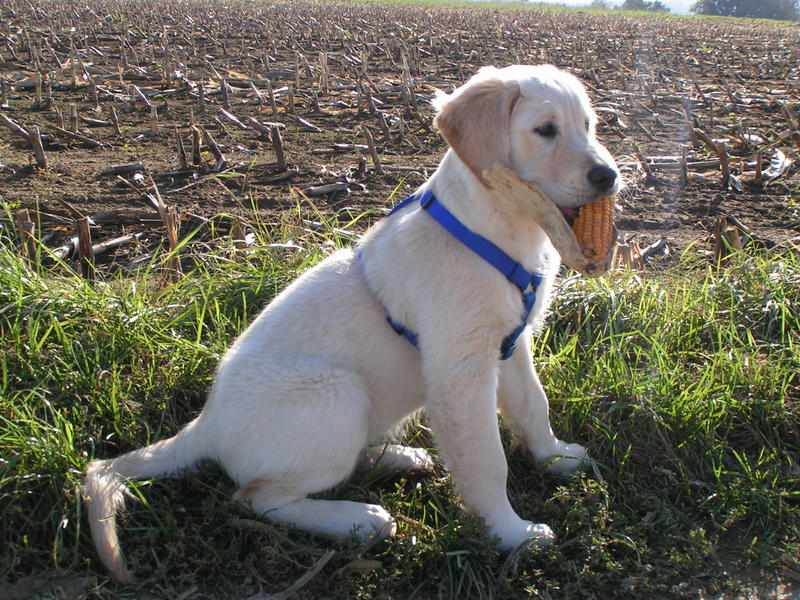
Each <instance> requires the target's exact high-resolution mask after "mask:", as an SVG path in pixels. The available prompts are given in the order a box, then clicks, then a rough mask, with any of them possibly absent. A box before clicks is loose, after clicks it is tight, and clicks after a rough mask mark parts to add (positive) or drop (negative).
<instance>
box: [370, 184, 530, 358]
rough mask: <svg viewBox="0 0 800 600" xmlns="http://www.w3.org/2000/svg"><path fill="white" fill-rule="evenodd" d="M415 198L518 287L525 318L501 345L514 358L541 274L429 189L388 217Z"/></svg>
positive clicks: (411, 336) (398, 328)
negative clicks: (466, 222) (467, 222)
mask: <svg viewBox="0 0 800 600" xmlns="http://www.w3.org/2000/svg"><path fill="white" fill-rule="evenodd" d="M416 200H419V204H420V206H421V207H422V209H423V210H425V211H426V212H427V213H428V214H429V215H430V216H431V217H433V218H434V219H435V220H436V221H437V222H438V223H439V224H440V225H441V226H442V227H444V228H445V229H446V230H447V231H448V232H449V233H450V234H451V235H452V236H453V237H454V238H456V239H457V240H458V241H459V242H461V243H462V244H464V245H465V246H466V247H467V248H469V249H470V250H472V251H473V252H475V254H477V255H478V256H480V257H481V258H482V259H483V260H485V261H486V262H488V263H489V264H490V265H492V266H493V267H494V268H495V269H497V270H498V271H500V272H501V273H502V274H503V275H504V276H505V278H506V279H508V280H509V281H510V282H511V283H513V284H514V285H515V286H516V287H517V289H519V293H520V295H521V297H522V307H523V311H522V320H521V322H520V324H519V326H518V327H516V328H515V329H514V331H512V332H511V333H509V334H508V335H507V336H506V337H505V339H503V342H502V344H500V359H501V360H506V359H508V358H511V355H512V354H514V348H516V345H517V339H518V338H519V336H520V335H521V334H522V332H523V330H524V329H525V327H526V326H527V325H528V317H529V316H530V314H531V310H532V309H533V305H534V303H535V302H536V290H537V288H538V287H539V284H540V283H541V282H542V276H541V275H539V274H537V273H533V274H531V273H529V272H528V271H526V270H525V267H523V266H522V265H521V264H520V263H518V262H517V261H515V260H514V259H513V258H511V257H510V256H509V255H508V254H506V253H505V252H503V251H502V250H501V249H500V248H498V247H497V246H496V245H494V244H493V243H492V242H490V241H489V240H487V239H486V238H485V237H483V236H482V235H478V234H477V233H475V232H474V231H472V230H470V229H468V228H467V227H466V226H465V225H464V224H463V223H462V222H461V221H459V220H458V219H457V218H456V217H455V216H454V215H453V213H451V212H450V211H449V210H447V209H446V208H445V207H444V205H443V204H442V203H440V202H439V201H438V200H437V199H436V196H434V195H433V192H432V191H430V190H427V191H426V192H424V193H423V194H422V195H421V196H419V197H417V196H416V195H412V196H409V197H408V198H406V199H405V200H403V201H402V202H399V203H398V204H397V205H396V206H395V207H394V208H393V209H392V210H391V211H390V212H389V214H387V215H386V216H387V217H389V216H391V215H393V214H394V213H396V212H397V211H399V210H402V209H403V208H405V207H406V206H408V205H409V204H411V203H413V202H414V201H416ZM357 255H358V257H359V259H360V258H361V252H360V251H358V252H357ZM384 311H385V312H386V320H387V322H388V323H389V325H391V326H392V329H394V330H395V332H396V333H397V334H398V335H402V336H403V337H404V338H406V339H407V340H408V341H409V342H410V343H411V344H412V345H413V346H414V347H415V348H416V349H417V350H419V336H418V335H417V334H416V333H415V332H413V331H411V330H409V329H407V328H406V327H405V326H404V325H403V324H402V323H399V322H398V321H395V320H394V319H393V318H392V316H391V315H390V314H389V311H387V310H386V308H385V307H384Z"/></svg>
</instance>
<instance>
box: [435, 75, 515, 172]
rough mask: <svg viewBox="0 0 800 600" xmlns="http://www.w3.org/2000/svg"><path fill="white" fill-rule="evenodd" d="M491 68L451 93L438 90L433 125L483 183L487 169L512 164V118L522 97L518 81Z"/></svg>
mask: <svg viewBox="0 0 800 600" xmlns="http://www.w3.org/2000/svg"><path fill="white" fill-rule="evenodd" d="M492 71H494V69H481V71H480V73H479V75H478V76H476V77H473V78H472V79H471V80H470V81H468V82H467V83H466V84H464V85H463V86H461V87H460V88H458V89H457V90H456V91H455V92H453V93H452V94H450V95H447V94H442V93H439V94H438V95H437V97H436V98H435V99H434V106H435V107H436V108H437V109H438V111H439V112H438V114H437V115H436V119H435V120H434V125H436V127H438V128H439V131H440V132H441V134H442V136H443V137H444V139H445V140H446V141H447V143H448V144H449V145H450V147H451V148H452V149H453V151H454V152H455V153H456V154H457V155H458V157H459V158H460V159H461V160H462V161H463V162H464V163H465V164H466V165H467V166H468V167H469V168H470V169H472V172H473V173H475V175H476V177H477V178H478V179H479V180H480V181H482V182H483V179H482V177H481V173H482V172H483V170H484V169H487V168H489V167H493V166H495V165H498V164H499V165H502V166H504V167H508V166H509V162H510V157H509V153H510V136H509V121H510V117H511V112H512V111H513V110H514V104H515V103H516V101H517V99H518V98H519V96H520V89H519V86H518V85H517V83H516V82H514V81H503V80H501V79H499V78H497V77H493V76H492ZM483 183H484V184H485V183H486V182H483Z"/></svg>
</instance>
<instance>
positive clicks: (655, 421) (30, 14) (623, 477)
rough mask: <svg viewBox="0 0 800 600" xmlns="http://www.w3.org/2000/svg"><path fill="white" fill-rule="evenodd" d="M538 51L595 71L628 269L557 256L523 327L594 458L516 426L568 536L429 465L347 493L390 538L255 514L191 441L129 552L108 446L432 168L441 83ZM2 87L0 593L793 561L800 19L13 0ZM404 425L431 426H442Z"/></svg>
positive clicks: (127, 522)
mask: <svg viewBox="0 0 800 600" xmlns="http://www.w3.org/2000/svg"><path fill="white" fill-rule="evenodd" d="M543 62H548V63H553V64H555V65H557V66H560V67H563V68H566V69H568V70H570V71H571V72H573V73H575V74H576V75H577V76H578V77H579V78H580V79H581V80H582V81H583V83H584V84H585V85H586V87H587V88H588V90H589V94H590V96H591V97H592V100H593V102H594V104H595V107H596V108H597V111H598V116H599V125H598V135H599V136H600V137H601V138H602V140H603V142H604V144H606V145H607V146H608V147H609V149H610V150H611V152H612V153H613V154H614V156H615V157H616V159H617V161H618V164H619V165H620V167H621V170H622V173H623V176H624V178H625V181H626V184H627V187H626V189H625V190H624V191H623V192H622V193H621V194H620V195H618V196H617V197H616V198H615V199H614V200H615V202H616V203H617V204H619V205H620V206H621V209H622V211H621V212H620V213H618V214H617V215H616V228H617V230H618V231H617V234H618V239H617V242H618V245H617V247H616V248H615V250H614V251H615V252H616V254H615V257H616V258H615V261H616V262H617V264H619V265H621V266H622V268H621V269H619V270H615V271H613V272H612V273H611V274H610V275H608V276H607V277H603V278H599V279H592V280H589V279H586V278H577V277H571V276H569V277H564V278H563V279H562V281H561V286H562V288H561V293H560V294H559V296H558V299H557V302H556V304H555V305H554V307H553V314H552V317H551V319H550V325H549V326H548V327H547V329H546V330H545V331H544V332H543V333H542V335H541V336H539V337H538V338H536V339H535V340H534V348H533V351H534V354H533V360H534V362H535V364H536V367H537V369H538V371H539V373H540V376H541V378H542V382H543V384H544V385H545V387H546V388H547V390H548V394H549V395H550V398H551V409H552V414H553V421H554V426H556V427H557V428H558V432H559V435H563V437H565V438H570V439H576V440H579V441H581V442H582V443H584V442H585V443H586V445H587V446H588V447H589V448H590V453H591V455H592V457H593V458H595V460H597V463H596V464H595V468H594V469H592V470H590V471H588V472H586V473H581V474H578V475H576V476H574V477H572V478H570V479H567V480H561V479H556V478H554V477H550V476H548V475H546V474H544V472H543V470H542V469H540V468H539V467H538V466H536V465H535V463H534V461H533V460H532V459H531V457H530V456H529V455H527V454H526V453H525V452H523V451H522V450H520V449H518V448H516V446H515V445H514V444H513V443H512V441H511V439H510V436H509V437H505V438H504V444H505V446H506V450H507V454H508V455H509V470H510V477H509V496H510V498H511V501H512V503H513V504H514V508H515V509H516V510H518V511H519V512H520V514H523V515H524V516H525V518H531V519H536V520H542V521H547V522H548V523H551V524H552V526H553V529H554V530H555V531H556V533H557V535H558V536H559V540H558V542H557V544H555V545H554V546H551V547H550V548H547V549H528V550H525V551H520V552H512V553H511V554H500V553H498V552H497V551H496V550H495V548H494V545H493V544H491V543H489V541H488V540H487V538H486V536H485V527H484V525H483V523H482V522H481V521H480V520H479V519H476V518H474V517H470V516H469V515H467V514H465V512H464V511H463V510H461V508H460V507H459V505H458V497H457V494H456V493H455V490H454V489H453V487H452V485H451V483H450V480H449V476H448V474H447V471H446V470H445V468H444V467H443V466H442V465H441V464H440V462H437V465H436V467H435V470H434V473H432V474H428V475H424V476H423V475H420V476H417V475H414V476H407V475H398V474H396V473H391V472H386V471H385V470H381V469H380V468H375V469H372V470H370V471H368V472H367V473H365V474H359V475H356V476H354V478H353V479H352V480H351V481H349V482H348V483H345V484H343V486H342V487H341V488H337V489H335V490H332V491H331V492H329V493H328V494H326V497H329V498H334V499H336V498H340V499H345V498H346V499H352V500H359V501H362V502H377V503H380V504H382V505H383V506H385V507H386V508H387V509H388V510H389V511H390V512H391V514H392V515H394V516H396V519H397V521H398V535H397V536H396V537H395V538H393V539H391V540H388V541H385V542H381V543H377V544H375V545H371V544H369V543H367V544H362V543H359V542H357V541H355V540H353V541H349V542H333V541H331V540H327V539H324V538H321V537H317V536H314V535H310V534H302V533H299V532H296V531H292V530H290V529H288V528H285V527H281V526H276V525H272V524H269V523H267V522H265V521H262V520H259V519H257V518H256V517H255V516H254V515H253V514H252V513H251V512H250V511H248V510H247V509H246V508H245V507H242V506H240V505H239V504H237V503H235V502H233V501H232V500H231V496H232V494H233V493H234V491H235V490H234V489H233V484H232V483H231V482H230V480H228V479H227V477H226V476H225V475H224V474H223V473H222V472H221V471H220V470H219V469H218V468H216V467H215V466H213V465H202V466H201V467H200V468H199V470H198V472H197V473H194V474H192V475H191V476H187V477H182V478H176V479H174V480H171V481H154V482H140V483H139V484H134V485H133V486H132V489H133V493H134V495H135V496H137V497H138V498H139V499H140V500H142V501H141V502H129V503H128V504H129V512H128V514H127V515H126V516H124V517H122V519H121V521H122V526H121V527H120V531H121V538H122V544H123V546H124V547H125V548H126V551H127V553H128V557H129V559H130V564H131V565H132V567H133V568H134V570H135V571H136V573H137V575H138V576H139V577H140V579H139V581H138V582H137V583H135V584H132V585H121V584H116V583H113V582H112V581H110V580H109V579H108V573H107V572H106V571H105V570H104V569H103V568H102V566H101V565H100V564H99V562H98V561H97V555H96V553H95V551H94V547H93V544H92V541H91V539H90V536H89V533H88V528H87V527H86V524H85V520H84V519H85V517H84V514H85V512H84V507H83V505H82V500H81V494H80V481H81V477H82V474H83V471H84V469H85V467H86V463H87V461H88V460H89V459H91V458H94V457H110V456H115V455H117V454H119V453H121V452H124V451H127V450H130V449H132V448H134V447H139V446H141V445H143V444H145V443H149V442H152V441H154V440H156V439H163V438H165V437H167V436H168V435H171V434H172V433H174V432H175V431H176V430H177V429H178V428H179V427H180V426H182V425H183V424H185V423H186V422H187V421H188V420H189V419H191V418H192V417H194V416H195V415H196V414H197V412H198V411H199V410H200V408H201V407H202V405H203V403H204V401H205V398H206V395H207V392H208V389H209V387H210V385H211V380H212V378H213V374H214V369H215V367H216V365H217V363H218V361H219V358H220V356H221V355H222V353H223V352H224V351H225V349H226V348H227V347H228V346H229V344H230V342H231V340H233V339H234V338H235V336H236V335H237V334H238V333H240V332H241V331H242V330H243V329H244V327H245V326H246V323H247V322H248V321H249V320H251V319H252V317H253V316H254V314H256V312H257V311H258V309H259V308H261V307H262V306H263V305H264V304H265V303H266V302H267V301H268V300H269V299H270V298H271V297H273V296H274V295H275V294H276V293H277V292H278V291H280V289H282V288H283V287H284V286H285V285H286V284H287V283H288V282H289V281H291V280H292V279H293V278H294V277H295V276H296V275H297V274H298V273H300V272H301V271H303V270H304V269H305V268H307V267H308V266H310V265H312V264H314V263H315V262H318V261H319V260H320V258H321V257H322V256H324V255H326V254H327V253H329V252H330V249H331V248H335V247H339V246H342V245H346V244H349V243H351V242H352V240H353V239H354V238H355V237H356V236H357V235H358V234H359V233H360V232H361V231H363V229H364V228H366V227H367V226H368V224H369V223H370V222H372V221H373V220H375V219H376V218H377V217H378V216H379V215H380V214H383V212H384V210H385V209H386V208H387V207H388V206H390V205H391V204H393V203H395V202H397V201H398V200H399V199H401V198H402V197H404V196H405V195H407V194H408V193H410V192H412V191H413V190H414V189H415V188H416V187H417V186H418V185H419V184H420V183H422V182H423V181H424V180H425V179H426V178H427V176H428V175H429V174H430V173H431V172H432V170H433V169H435V168H436V165H437V164H438V161H439V160H440V159H441V157H442V155H443V153H444V152H445V150H446V147H445V144H444V142H443V141H442V140H441V137H440V136H439V134H438V133H437V132H436V131H435V128H434V127H433V126H432V119H433V110H432V108H431V105H430V99H431V98H432V96H433V94H434V93H435V90H436V89H441V90H444V91H451V90H452V89H454V88H455V87H456V86H458V85H459V84H461V83H463V82H464V81H466V80H467V79H468V78H469V77H470V76H471V75H472V74H473V73H474V72H476V71H477V69H479V68H480V67H481V66H483V65H490V64H491V65H496V66H505V65H508V64H512V63H543ZM0 92H1V93H2V96H1V97H0V105H1V106H0V208H2V209H3V210H2V211H0V336H2V339H3V344H1V345H0V523H2V527H0V598H13V599H26V600H27V599H29V598H56V597H58V598H62V597H70V598H72V597H74V598H109V599H110V598H137V599H138V598H167V597H169V598H183V599H190V598H214V599H217V598H253V599H262V598H288V597H293V596H294V597H302V598H376V599H378V598H387V599H388V598H418V599H421V600H428V599H434V598H453V599H462V598H528V597H530V598H567V599H571V598H618V597H619V598H643V597H648V596H649V597H653V598H739V597H759V598H764V597H775V598H778V597H788V594H790V593H791V589H790V586H791V585H792V582H796V581H797V580H798V579H800V554H799V553H798V550H799V547H798V541H797V540H798V539H800V510H798V506H800V505H799V504H798V497H799V496H798V494H800V491H798V490H800V479H799V478H800V475H798V467H797V465H798V452H800V442H799V441H798V439H799V438H798V431H799V430H800V425H799V423H800V421H799V419H800V411H798V402H800V380H798V372H800V358H798V348H800V341H798V337H797V336H798V331H800V311H799V310H798V306H800V300H798V291H797V290H798V289H800V279H799V278H798V273H799V272H800V265H798V260H797V251H796V246H797V243H798V236H799V235H800V168H798V160H800V29H798V27H796V26H788V25H781V24H770V23H767V22H755V21H740V20H724V19H693V18H692V19H690V18H667V17H639V16H629V15H625V14H621V13H613V12H610V13H609V12H607V13H595V12H587V11H550V10H543V9H539V8H535V7H523V6H514V7H507V6H506V7H502V8H499V7H495V6H492V5H487V6H467V7H434V6H428V7H425V6H403V5H387V4H380V3H374V2H363V3H333V2H303V1H292V2H286V1H277V2H261V1H260V0H255V1H247V2H245V1H241V0H233V1H232V2H228V3H222V2H219V1H217V0H209V1H206V2H200V1H178V2H171V3H163V2H155V1H154V0H128V1H118V2H112V1H101V0H91V1H90V2H72V1H69V0H68V1H66V2H55V1H47V2H35V3H32V2H22V1H18V0H4V1H3V2H0ZM559 218H560V217H559ZM608 221H609V220H608V218H607V215H606V217H605V219H604V221H603V222H605V223H608ZM597 222H600V221H599V220H598V221H597ZM564 223H565V221H563V219H562V220H561V221H559V222H558V224H559V225H560V226H561V227H562V228H565V225H564ZM598 234H601V235H599V236H598V238H597V239H601V240H602V239H606V238H607V237H608V236H607V235H605V234H602V232H600V231H598ZM580 237H581V238H584V235H583V234H581V236H580ZM587 237H590V236H587ZM572 241H574V240H572ZM605 244H606V242H602V241H601V242H599V243H597V244H596V246H597V247H596V248H591V249H589V250H590V251H592V250H596V251H601V250H603V249H604V248H601V247H602V246H605ZM793 248H794V249H793ZM578 251H580V249H578ZM709 267H711V268H709ZM71 271H74V272H75V273H79V274H81V275H82V276H83V277H86V278H88V279H90V280H91V283H90V284H87V283H86V282H84V281H81V280H80V279H79V278H78V277H76V276H74V275H71V273H70V272H71ZM181 272H183V273H184V276H181ZM406 435H407V438H406V441H407V442H408V443H410V444H412V445H415V446H424V447H427V448H431V449H432V451H433V452H434V453H435V446H434V441H433V439H432V437H431V435H430V432H429V430H428V429H427V428H426V427H425V424H424V422H423V423H422V425H421V426H419V427H411V428H409V430H408V433H407V434H406ZM298 590H299V591H298Z"/></svg>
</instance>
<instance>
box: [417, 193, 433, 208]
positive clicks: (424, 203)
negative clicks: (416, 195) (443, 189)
mask: <svg viewBox="0 0 800 600" xmlns="http://www.w3.org/2000/svg"><path fill="white" fill-rule="evenodd" d="M434 200H436V197H435V196H434V195H433V192H432V191H431V190H428V191H427V192H425V193H424V194H422V198H420V203H419V205H420V206H421V207H422V210H428V207H429V206H430V205H431V204H433V201H434Z"/></svg>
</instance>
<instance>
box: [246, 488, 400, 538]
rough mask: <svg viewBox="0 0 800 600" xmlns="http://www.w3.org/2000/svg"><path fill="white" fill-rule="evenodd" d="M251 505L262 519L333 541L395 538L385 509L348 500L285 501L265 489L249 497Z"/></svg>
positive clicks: (303, 499)
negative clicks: (353, 536)
mask: <svg viewBox="0 0 800 600" xmlns="http://www.w3.org/2000/svg"><path fill="white" fill-rule="evenodd" d="M249 500H250V506H251V508H252V509H253V511H255V512H256V513H257V514H259V515H262V516H263V517H264V518H265V519H268V520H270V521H274V522H276V523H282V524H284V525H289V526H290V527H294V528H296V529H300V530H302V531H308V532H310V533H318V534H321V535H326V536H329V537H334V538H346V537H348V536H350V535H353V534H354V535H356V536H357V537H359V538H361V539H367V538H373V537H376V536H377V537H379V538H385V537H388V536H392V535H394V533H395V531H396V529H397V525H396V524H395V522H394V519H393V518H392V516H391V515H390V514H389V513H388V512H387V511H386V509H385V508H383V507H382V506H379V505H377V504H365V503H362V502H350V501H348V500H319V499H314V498H297V499H295V500H290V501H288V502H286V500H287V499H286V498H276V497H274V496H273V494H272V493H271V492H270V490H269V488H268V487H264V488H263V489H262V490H257V491H255V492H254V493H251V495H250V496H249Z"/></svg>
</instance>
